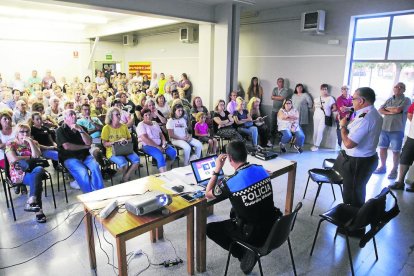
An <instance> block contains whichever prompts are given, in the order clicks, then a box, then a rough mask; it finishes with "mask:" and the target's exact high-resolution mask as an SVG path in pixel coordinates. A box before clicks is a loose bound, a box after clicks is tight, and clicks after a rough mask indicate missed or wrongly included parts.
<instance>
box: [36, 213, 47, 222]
mask: <svg viewBox="0 0 414 276" xmlns="http://www.w3.org/2000/svg"><path fill="white" fill-rule="evenodd" d="M36 221H37V222H38V223H45V222H46V216H45V214H43V213H41V214H36Z"/></svg>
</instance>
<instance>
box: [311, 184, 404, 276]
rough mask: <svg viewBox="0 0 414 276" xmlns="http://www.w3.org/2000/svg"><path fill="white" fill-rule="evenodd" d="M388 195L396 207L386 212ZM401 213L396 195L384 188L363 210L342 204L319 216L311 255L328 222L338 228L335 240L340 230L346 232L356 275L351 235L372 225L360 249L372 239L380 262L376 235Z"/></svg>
mask: <svg viewBox="0 0 414 276" xmlns="http://www.w3.org/2000/svg"><path fill="white" fill-rule="evenodd" d="M387 195H391V196H392V197H393V198H394V206H393V207H392V208H391V209H390V210H388V211H386V200H387ZM399 212H400V209H399V208H398V202H397V198H396V197H395V195H394V194H393V193H392V192H391V190H390V189H389V188H384V189H383V190H382V191H381V193H380V194H379V195H377V196H376V197H374V198H371V199H370V200H368V201H367V202H365V204H364V205H363V206H362V207H361V208H357V207H353V206H350V205H348V204H345V203H341V204H339V205H337V206H336V207H334V208H332V209H331V210H329V211H327V212H325V213H323V214H322V215H319V216H320V217H321V220H320V221H319V224H318V228H317V229H316V233H315V238H314V240H313V244H312V249H311V252H310V255H311V256H312V253H313V249H314V248H315V243H316V239H317V237H318V233H319V228H320V226H321V223H322V222H323V221H325V220H326V221H328V222H330V223H332V224H334V225H336V226H337V229H336V233H335V237H334V239H336V236H337V235H338V230H341V231H343V232H345V238H346V245H347V248H348V257H349V263H350V265H351V272H352V275H355V274H354V266H353V264H352V255H351V249H350V247H349V234H350V233H351V232H354V231H358V230H359V231H364V230H365V227H366V226H368V225H370V230H369V231H368V232H367V233H365V234H364V235H363V236H362V237H361V239H360V242H359V247H360V248H363V247H365V245H366V244H367V243H368V242H369V240H370V239H372V242H373V244H374V250H375V258H376V260H378V252H377V244H376V241H375V235H376V234H377V233H378V232H379V231H380V230H381V229H382V228H383V227H384V226H385V225H386V224H387V223H388V222H389V221H390V220H391V219H393V218H394V217H396V216H397V215H398V214H399Z"/></svg>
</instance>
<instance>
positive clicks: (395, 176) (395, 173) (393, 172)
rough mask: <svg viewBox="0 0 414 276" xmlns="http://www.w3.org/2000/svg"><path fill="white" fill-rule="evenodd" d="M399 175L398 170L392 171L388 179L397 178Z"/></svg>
mask: <svg viewBox="0 0 414 276" xmlns="http://www.w3.org/2000/svg"><path fill="white" fill-rule="evenodd" d="M397 176H398V172H397V171H391V172H390V174H389V175H388V179H396V178H397Z"/></svg>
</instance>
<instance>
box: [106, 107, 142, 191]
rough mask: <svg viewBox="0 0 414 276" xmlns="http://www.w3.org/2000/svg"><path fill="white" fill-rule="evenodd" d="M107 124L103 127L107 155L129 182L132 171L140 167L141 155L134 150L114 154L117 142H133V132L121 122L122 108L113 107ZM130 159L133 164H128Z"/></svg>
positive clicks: (107, 117) (125, 180)
mask: <svg viewBox="0 0 414 276" xmlns="http://www.w3.org/2000/svg"><path fill="white" fill-rule="evenodd" d="M105 123H106V125H105V126H104V127H103V129H102V134H101V138H102V144H103V145H104V147H105V148H106V157H107V158H108V159H109V160H110V161H112V162H114V163H115V164H116V165H117V166H118V169H119V170H120V172H122V181H121V183H122V182H127V181H129V180H130V178H131V173H132V172H134V171H135V170H136V169H138V166H139V156H138V155H137V154H136V153H135V152H132V153H130V154H128V155H125V156H124V155H114V154H113V152H112V146H113V145H114V144H116V143H121V144H123V143H132V138H131V133H130V132H129V130H128V127H127V125H126V124H122V123H121V110H120V109H119V108H117V107H111V108H110V109H109V110H108V113H107V114H106V118H105ZM128 161H129V162H130V163H131V166H128Z"/></svg>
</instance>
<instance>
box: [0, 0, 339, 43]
mask: <svg viewBox="0 0 414 276" xmlns="http://www.w3.org/2000/svg"><path fill="white" fill-rule="evenodd" d="M115 1H120V2H117V3H116V4H113V2H112V4H113V7H115V6H116V5H117V4H118V3H119V4H120V3H122V1H124V3H125V2H129V3H130V4H131V3H133V4H134V3H136V4H137V5H140V4H141V3H144V2H145V1H141V0H130V1H128V0H122V1H121V0H115ZM153 1H157V2H158V3H157V4H159V5H161V6H162V5H163V4H166V3H168V4H170V5H172V6H177V7H183V6H184V7H188V8H190V7H193V8H194V7H196V8H200V7H202V8H203V7H204V8H205V9H206V13H207V12H208V11H207V10H208V9H209V10H210V11H211V10H212V9H213V8H214V6H216V5H219V4H225V3H231V2H234V3H240V4H241V5H242V7H243V11H256V10H264V9H270V8H279V7H285V6H294V5H301V4H310V3H315V2H335V1H336V2H338V1H344V0H168V2H165V1H166V0H153ZM72 2H77V3H72ZM85 2H89V3H98V4H100V3H102V4H105V3H106V4H107V5H109V4H108V3H111V1H102V2H100V1H98V0H96V1H94V0H89V1H85ZM146 3H148V2H146ZM154 3H155V2H152V3H151V5H156V4H154ZM249 3H250V4H249ZM82 4H83V1H80V0H60V1H51V0H40V1H34V0H1V1H0V26H2V28H0V38H9V39H14V38H17V37H18V36H19V35H20V37H24V38H26V39H45V37H46V38H47V37H49V38H50V37H51V36H52V35H57V36H59V35H60V36H61V37H62V39H68V38H71V36H73V37H77V38H79V39H84V38H91V37H96V36H100V37H102V36H107V35H112V34H120V33H128V32H132V31H138V30H143V29H149V28H153V27H159V26H165V25H171V24H177V23H180V22H185V21H186V20H183V19H175V18H168V17H166V16H163V17H161V16H155V15H148V14H144V15H142V13H139V12H133V11H129V10H125V11H122V10H119V9H117V10H116V12H113V11H110V10H114V11H115V9H111V8H94V7H91V6H85V5H82ZM81 6H83V7H81ZM167 13H168V11H167V12H166V13H165V14H167ZM187 21H188V20H187ZM191 22H193V23H194V22H195V21H191ZM19 28H20V29H22V30H21V31H20V30H19ZM45 30H47V32H46V33H45ZM54 30H55V32H54ZM20 32H24V34H21V33H20ZM80 34H82V35H80Z"/></svg>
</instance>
